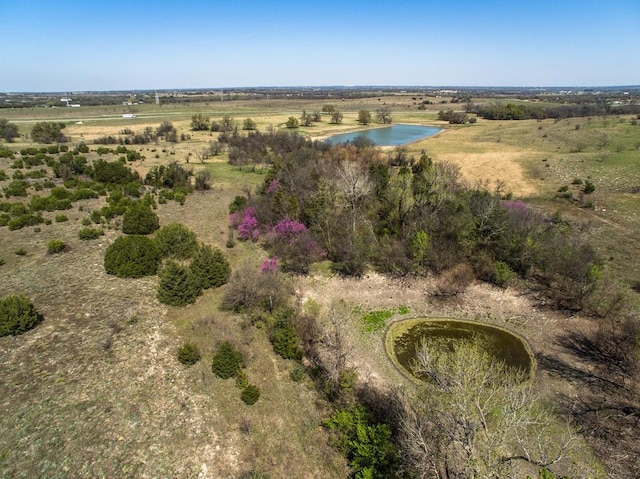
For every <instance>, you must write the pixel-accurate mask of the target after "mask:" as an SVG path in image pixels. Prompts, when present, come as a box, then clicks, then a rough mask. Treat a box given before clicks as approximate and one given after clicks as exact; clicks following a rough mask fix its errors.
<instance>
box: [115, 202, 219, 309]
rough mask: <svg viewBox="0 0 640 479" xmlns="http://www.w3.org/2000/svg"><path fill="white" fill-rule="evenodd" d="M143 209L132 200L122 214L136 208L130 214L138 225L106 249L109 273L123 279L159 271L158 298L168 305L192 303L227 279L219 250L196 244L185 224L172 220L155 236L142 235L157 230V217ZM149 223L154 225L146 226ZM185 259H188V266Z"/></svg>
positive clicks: (143, 207) (194, 237) (131, 221)
mask: <svg viewBox="0 0 640 479" xmlns="http://www.w3.org/2000/svg"><path fill="white" fill-rule="evenodd" d="M145 208H146V206H144V205H140V204H139V203H135V204H134V205H133V206H132V207H130V208H129V209H128V210H127V212H126V213H125V217H126V216H127V214H129V212H130V211H135V214H134V215H133V217H134V218H137V219H139V220H140V225H139V227H136V228H134V232H132V234H130V235H126V236H121V237H119V238H117V239H116V240H115V241H114V242H113V243H112V244H111V245H109V247H108V248H107V251H106V252H105V257H104V267H105V270H106V272H107V273H108V274H113V275H115V276H118V277H122V278H139V277H142V276H152V275H155V274H159V283H158V293H157V298H158V300H159V301H160V302H161V303H164V304H168V305H171V306H184V305H186V304H190V303H193V302H194V301H195V300H196V299H197V298H198V296H200V294H202V291H203V290H205V289H210V288H218V287H220V286H222V285H223V284H225V283H226V282H227V281H228V279H229V276H230V275H231V267H230V266H229V262H228V261H227V259H226V258H225V256H224V254H223V253H222V251H220V250H219V249H217V248H212V247H211V246H208V245H204V244H202V245H198V242H197V240H196V235H195V233H193V231H191V230H189V229H188V228H187V227H185V226H184V225H182V224H179V223H172V224H169V225H166V226H163V227H162V228H160V229H159V230H158V232H157V233H156V235H155V237H154V238H150V237H148V236H144V235H148V234H150V233H152V232H153V231H155V230H156V229H158V228H157V217H155V221H150V220H152V219H153V217H154V216H155V214H154V213H153V212H151V211H150V210H149V211H146V210H145ZM149 212H150V213H151V215H149V214H148V213H149ZM129 222H130V223H134V220H133V219H131V220H129ZM150 222H151V223H153V227H151V228H148V226H149V223H150ZM123 225H124V221H123ZM123 231H124V227H123ZM129 231H131V230H127V231H124V232H125V233H127V232H129ZM163 260H165V261H164V266H162V262H163ZM187 260H190V261H189V263H188V265H186V264H185V261H187ZM158 271H159V273H158Z"/></svg>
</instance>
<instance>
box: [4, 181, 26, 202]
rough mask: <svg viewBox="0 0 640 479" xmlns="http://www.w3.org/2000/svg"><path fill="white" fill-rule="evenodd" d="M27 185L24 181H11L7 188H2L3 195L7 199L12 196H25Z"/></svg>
mask: <svg viewBox="0 0 640 479" xmlns="http://www.w3.org/2000/svg"><path fill="white" fill-rule="evenodd" d="M28 186H29V184H28V183H27V182H26V181H24V180H13V181H12V182H11V183H9V185H8V186H6V187H5V188H3V191H4V195H5V196H6V197H7V198H10V197H12V196H27V187H28Z"/></svg>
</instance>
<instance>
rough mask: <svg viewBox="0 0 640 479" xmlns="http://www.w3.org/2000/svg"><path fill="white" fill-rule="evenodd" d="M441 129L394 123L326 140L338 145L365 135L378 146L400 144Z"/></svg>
mask: <svg viewBox="0 0 640 479" xmlns="http://www.w3.org/2000/svg"><path fill="white" fill-rule="evenodd" d="M441 130H442V129H441V128H435V127H433V126H422V125H393V126H386V127H383V128H373V129H371V130H361V131H354V132H351V133H342V134H340V135H333V136H330V137H329V138H327V139H326V140H324V141H325V142H326V143H329V144H331V145H336V144H338V143H346V142H347V141H353V140H355V139H356V138H357V137H359V136H363V137H365V138H367V139H368V140H371V141H372V142H373V143H375V144H376V145H378V146H398V145H404V144H406V143H411V142H413V141H417V140H421V139H423V138H427V137H429V136H433V135H435V134H436V133H438V132H440V131H441Z"/></svg>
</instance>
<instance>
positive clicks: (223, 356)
mask: <svg viewBox="0 0 640 479" xmlns="http://www.w3.org/2000/svg"><path fill="white" fill-rule="evenodd" d="M242 363H243V359H242V353H241V352H240V351H238V350H237V349H235V348H234V347H233V345H232V344H231V343H230V342H228V341H225V342H224V343H222V344H220V346H218V349H217V351H216V354H215V355H214V356H213V361H212V362H211V370H212V371H213V372H214V374H215V375H216V376H218V377H219V378H222V379H229V378H232V377H234V376H235V375H236V374H237V373H238V371H240V369H241V368H242Z"/></svg>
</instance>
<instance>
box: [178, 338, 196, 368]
mask: <svg viewBox="0 0 640 479" xmlns="http://www.w3.org/2000/svg"><path fill="white" fill-rule="evenodd" d="M201 357H202V356H201V355H200V350H199V349H198V346H197V345H196V344H194V343H191V342H189V341H187V342H186V343H184V344H183V345H182V346H180V348H179V349H178V361H180V362H181V363H182V364H184V365H186V366H191V365H193V364H195V363H197V362H198V361H200V358H201Z"/></svg>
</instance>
